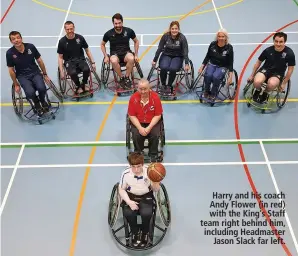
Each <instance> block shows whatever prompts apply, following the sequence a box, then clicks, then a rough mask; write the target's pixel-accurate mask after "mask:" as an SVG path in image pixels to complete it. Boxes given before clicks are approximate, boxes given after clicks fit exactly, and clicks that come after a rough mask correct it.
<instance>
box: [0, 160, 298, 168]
mask: <svg viewBox="0 0 298 256" xmlns="http://www.w3.org/2000/svg"><path fill="white" fill-rule="evenodd" d="M244 164H247V165H267V162H266V161H251V162H245V163H243V162H228V161H227V162H184V163H183V162H181V163H170V162H168V163H166V162H165V163H163V165H164V166H234V165H244ZM270 164H271V165H298V161H271V162H270ZM127 166H128V164H127V163H118V164H115V163H113V164H36V165H32V164H30V165H18V166H17V168H18V169H31V168H82V167H88V168H92V167H127ZM15 167H16V166H15V165H1V166H0V168H1V169H12V168H15Z"/></svg>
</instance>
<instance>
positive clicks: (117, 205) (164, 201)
mask: <svg viewBox="0 0 298 256" xmlns="http://www.w3.org/2000/svg"><path fill="white" fill-rule="evenodd" d="M118 188H119V183H117V184H115V185H114V187H113V190H112V193H111V198H110V203H109V213H108V223H109V226H110V228H111V232H112V234H113V236H114V238H115V239H116V241H117V242H118V243H119V244H120V245H121V246H123V247H125V248H126V249H130V250H134V251H142V250H149V249H152V248H153V247H155V246H157V245H158V244H159V243H160V242H161V241H162V240H163V238H164V237H165V235H166V233H167V230H168V228H169V226H170V223H171V210H170V200H169V196H168V193H167V190H166V188H165V186H164V185H163V184H162V183H160V190H159V191H158V192H157V193H156V192H154V202H153V215H152V218H151V221H150V228H149V240H148V244H147V246H145V247H144V248H135V247H133V246H132V245H131V239H130V238H131V230H130V227H129V224H128V221H127V219H126V218H125V216H124V215H123V211H122V210H123V206H124V205H125V204H126V203H125V202H124V201H123V200H122V199H121V197H120V195H119V190H118ZM120 210H121V211H122V218H121V223H123V224H122V225H121V224H120V225H121V226H120V227H118V226H119V225H117V227H116V223H117V220H118V216H119V212H120ZM157 213H159V216H160V218H157ZM160 222H161V224H163V226H164V228H162V227H160V224H159V223H160ZM155 228H156V229H155ZM122 229H124V232H119V231H121V230H122ZM156 231H160V232H156ZM118 232H119V233H122V234H119V233H118ZM123 233H124V234H123Z"/></svg>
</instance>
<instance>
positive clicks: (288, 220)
mask: <svg viewBox="0 0 298 256" xmlns="http://www.w3.org/2000/svg"><path fill="white" fill-rule="evenodd" d="M260 146H261V148H262V151H263V155H264V157H265V160H266V164H267V167H268V170H269V173H270V176H271V179H272V182H273V185H274V187H275V191H276V193H277V194H280V191H279V188H278V186H277V182H276V179H275V177H274V174H273V170H272V168H271V162H270V161H269V159H268V156H267V153H266V150H265V147H264V144H263V143H262V142H261V141H260ZM279 201H280V202H282V200H281V199H279ZM285 208H287V207H285ZM285 218H286V221H287V224H288V226H289V230H290V233H291V236H292V238H293V242H294V245H295V248H296V251H297V253H298V243H297V240H296V237H295V234H294V231H293V228H292V225H291V222H290V219H289V216H288V214H287V211H286V210H285Z"/></svg>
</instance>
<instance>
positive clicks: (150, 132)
mask: <svg viewBox="0 0 298 256" xmlns="http://www.w3.org/2000/svg"><path fill="white" fill-rule="evenodd" d="M162 113H163V109H162V105H161V101H160V99H159V96H158V94H157V93H156V92H154V91H151V89H150V84H149V82H148V80H146V79H141V80H140V81H139V84H138V91H137V92H135V93H134V94H133V95H132V96H131V98H130V100H129V104H128V116H129V119H130V121H131V123H132V126H131V127H132V128H131V130H132V139H133V143H134V148H135V151H136V152H140V153H141V152H143V150H144V142H145V139H146V138H148V142H149V157H150V158H151V162H156V161H157V156H158V143H159V140H158V139H159V133H160V128H161V127H160V126H161V122H160V119H161V115H162Z"/></svg>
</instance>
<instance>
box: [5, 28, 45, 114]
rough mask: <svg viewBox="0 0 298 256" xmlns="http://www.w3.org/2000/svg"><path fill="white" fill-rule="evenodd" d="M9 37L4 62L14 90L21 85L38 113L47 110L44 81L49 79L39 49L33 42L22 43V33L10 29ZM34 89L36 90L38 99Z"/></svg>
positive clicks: (18, 90)
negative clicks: (8, 46)
mask: <svg viewBox="0 0 298 256" xmlns="http://www.w3.org/2000/svg"><path fill="white" fill-rule="evenodd" d="M9 39H10V42H11V43H12V44H13V46H12V47H11V48H10V49H8V50H7V52H6V63H7V67H8V72H9V75H10V77H11V79H12V81H13V84H14V86H15V90H16V92H17V93H19V92H20V90H21V87H22V88H23V90H24V92H25V95H26V97H27V99H28V100H30V101H32V103H33V105H34V107H35V109H36V111H37V112H38V114H41V113H42V112H43V111H48V107H49V106H48V104H47V103H46V100H45V97H46V91H47V89H46V85H45V81H46V82H47V83H48V82H50V79H49V77H48V75H47V72H46V68H45V65H44V62H43V60H42V58H41V55H40V53H39V51H38V50H37V49H36V47H35V46H34V45H33V44H31V43H23V39H22V35H21V33H20V32H18V31H11V32H10V33H9ZM36 61H37V63H38V65H39V67H40V69H41V71H42V74H41V71H40V69H39V67H38V65H37V64H36ZM36 91H38V94H39V99H38V98H37V96H36ZM40 104H41V105H42V106H41V105H40Z"/></svg>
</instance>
